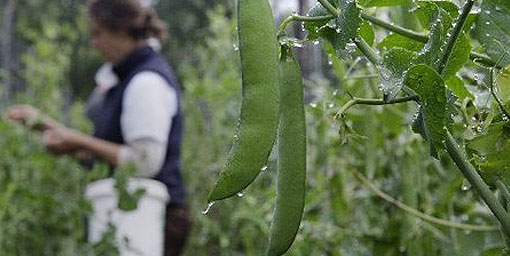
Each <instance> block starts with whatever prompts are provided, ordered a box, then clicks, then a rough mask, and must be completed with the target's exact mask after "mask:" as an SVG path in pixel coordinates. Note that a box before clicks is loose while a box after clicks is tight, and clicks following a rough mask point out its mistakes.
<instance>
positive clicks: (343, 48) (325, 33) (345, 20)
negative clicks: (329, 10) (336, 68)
mask: <svg viewBox="0 0 510 256" xmlns="http://www.w3.org/2000/svg"><path fill="white" fill-rule="evenodd" d="M340 7H341V10H342V12H341V14H340V16H338V18H336V19H334V20H332V23H333V25H334V27H331V26H323V27H322V28H321V29H320V30H319V35H320V36H321V37H322V38H324V39H325V40H327V41H328V42H329V43H331V44H332V45H333V47H334V48H335V50H336V51H337V52H338V54H339V55H340V56H341V57H349V56H350V55H351V54H352V53H351V52H349V51H347V44H348V43H350V42H351V40H352V38H355V37H357V36H358V35H359V29H360V27H361V24H362V19H361V17H360V12H361V9H360V8H359V7H358V6H357V5H356V2H355V1H346V0H341V1H340Z"/></svg>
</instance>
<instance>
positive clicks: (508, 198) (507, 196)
mask: <svg viewBox="0 0 510 256" xmlns="http://www.w3.org/2000/svg"><path fill="white" fill-rule="evenodd" d="M496 185H497V186H498V189H499V192H500V193H501V196H502V197H503V200H504V208H506V209H507V211H508V206H509V204H510V192H508V189H507V187H506V185H505V183H503V182H502V181H501V180H497V181H496Z"/></svg>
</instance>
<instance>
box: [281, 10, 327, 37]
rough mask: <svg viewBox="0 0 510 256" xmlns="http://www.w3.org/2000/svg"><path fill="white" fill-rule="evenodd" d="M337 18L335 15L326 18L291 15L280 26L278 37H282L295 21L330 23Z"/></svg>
mask: <svg viewBox="0 0 510 256" xmlns="http://www.w3.org/2000/svg"><path fill="white" fill-rule="evenodd" d="M334 17H335V16H333V15H325V16H314V17H310V16H299V15H291V16H289V17H287V18H286V19H285V20H284V21H283V22H282V24H281V25H280V30H279V31H278V36H281V35H283V34H284V33H285V29H286V28H287V27H288V26H289V24H290V23H291V22H293V21H308V22H310V21H328V20H331V19H333V18H334Z"/></svg>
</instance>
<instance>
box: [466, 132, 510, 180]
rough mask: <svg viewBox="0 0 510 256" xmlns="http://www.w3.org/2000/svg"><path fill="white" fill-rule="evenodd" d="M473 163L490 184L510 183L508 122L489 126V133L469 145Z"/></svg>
mask: <svg viewBox="0 0 510 256" xmlns="http://www.w3.org/2000/svg"><path fill="white" fill-rule="evenodd" d="M467 145H468V149H470V150H471V151H473V152H472V154H471V155H472V160H471V161H472V162H473V164H474V165H475V166H477V167H478V168H477V169H478V170H480V172H481V175H482V177H483V178H484V180H485V181H486V182H488V183H489V184H494V182H495V181H496V179H503V182H505V183H507V182H510V157H508V156H509V155H510V127H509V126H508V124H507V123H506V122H495V123H492V124H490V125H489V127H488V129H487V132H486V133H485V134H483V135H481V136H478V137H476V138H475V139H473V140H471V141H469V142H468V143H467Z"/></svg>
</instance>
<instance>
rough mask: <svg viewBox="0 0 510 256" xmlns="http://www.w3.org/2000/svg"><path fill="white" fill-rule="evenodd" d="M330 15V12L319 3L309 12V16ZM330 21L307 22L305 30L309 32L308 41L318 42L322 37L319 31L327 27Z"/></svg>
mask: <svg viewBox="0 0 510 256" xmlns="http://www.w3.org/2000/svg"><path fill="white" fill-rule="evenodd" d="M326 15H329V12H328V11H327V10H326V9H325V8H324V7H323V6H322V5H321V4H320V3H317V4H316V5H314V6H313V7H312V8H311V9H310V11H308V14H307V16H310V17H317V16H326ZM327 23H328V21H307V22H305V23H304V24H305V29H306V30H307V31H308V36H307V38H308V40H316V39H318V38H319V37H320V35H319V30H320V28H321V27H322V26H324V25H326V24H327Z"/></svg>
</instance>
